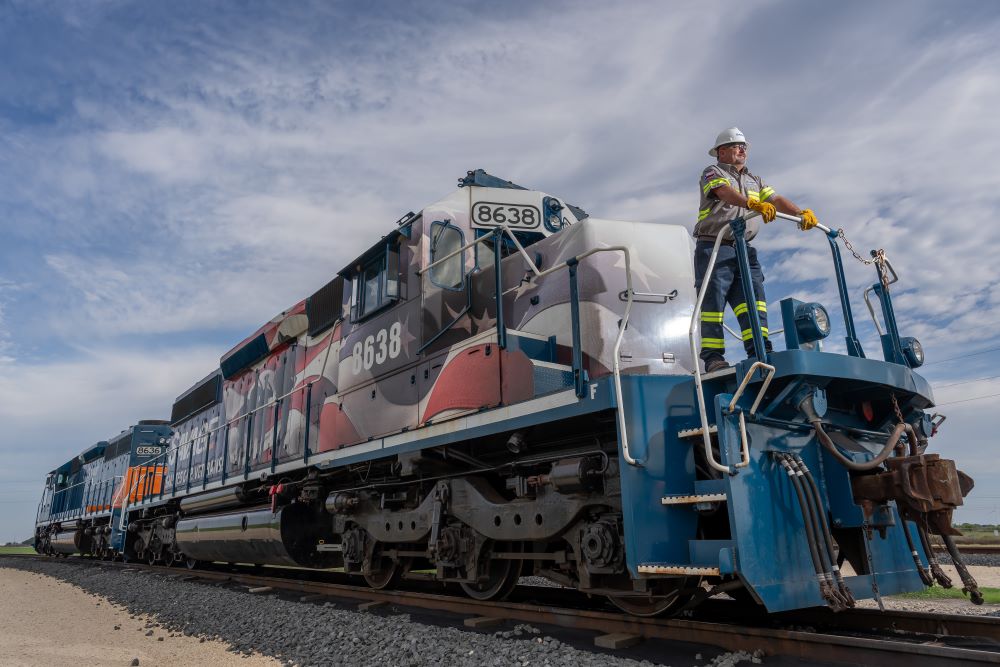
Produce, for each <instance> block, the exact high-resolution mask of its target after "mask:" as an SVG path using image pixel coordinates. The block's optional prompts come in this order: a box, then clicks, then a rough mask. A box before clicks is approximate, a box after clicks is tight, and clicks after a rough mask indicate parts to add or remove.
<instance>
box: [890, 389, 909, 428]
mask: <svg viewBox="0 0 1000 667" xmlns="http://www.w3.org/2000/svg"><path fill="white" fill-rule="evenodd" d="M889 398H891V399H892V410H893V412H895V413H896V419H898V420H899V423H900V424H905V423H906V422H905V421H903V412H902V410H900V409H899V402H898V401H897V400H896V395H895V394H893V393H890V394H889Z"/></svg>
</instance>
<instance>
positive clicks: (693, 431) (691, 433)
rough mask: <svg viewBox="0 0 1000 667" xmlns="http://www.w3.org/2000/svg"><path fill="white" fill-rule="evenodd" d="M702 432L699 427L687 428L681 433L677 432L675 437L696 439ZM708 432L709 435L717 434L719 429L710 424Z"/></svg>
mask: <svg viewBox="0 0 1000 667" xmlns="http://www.w3.org/2000/svg"><path fill="white" fill-rule="evenodd" d="M702 431H703V429H702V427H701V426H699V427H697V428H688V429H684V430H683V431H677V437H678V438H696V437H699V436H701V434H702ZM708 432H709V433H718V432H719V427H718V426H717V425H716V424H712V425H711V426H709V427H708Z"/></svg>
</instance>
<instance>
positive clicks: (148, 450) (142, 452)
mask: <svg viewBox="0 0 1000 667" xmlns="http://www.w3.org/2000/svg"><path fill="white" fill-rule="evenodd" d="M135 453H136V454H137V455H138V456H159V455H160V454H162V453H163V448H162V447H151V446H149V445H140V446H138V447H136V448H135Z"/></svg>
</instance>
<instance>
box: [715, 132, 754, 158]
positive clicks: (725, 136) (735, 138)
mask: <svg viewBox="0 0 1000 667" xmlns="http://www.w3.org/2000/svg"><path fill="white" fill-rule="evenodd" d="M726 144H746V145H747V147H749V146H750V142H749V141H747V138H746V137H744V136H743V133H742V132H740V128H738V127H727V128H726V129H724V130H723V131H722V132H719V136H717V137H716V138H715V145H714V146H712V150H710V151H708V154H709V155H711V156H712V157H719V146H725V145H726Z"/></svg>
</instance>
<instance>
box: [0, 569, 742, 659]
mask: <svg viewBox="0 0 1000 667" xmlns="http://www.w3.org/2000/svg"><path fill="white" fill-rule="evenodd" d="M0 567H11V568H17V569H22V570H28V571H32V572H37V573H39V574H45V575H49V576H52V577H55V578H58V579H61V580H63V581H66V582H69V583H71V584H74V585H76V586H79V587H80V588H82V589H84V590H85V591H88V592H91V593H95V594H98V595H101V596H103V597H105V598H107V599H108V600H109V601H110V602H112V603H116V604H119V605H121V606H123V607H125V608H126V609H128V610H129V612H131V613H133V614H136V615H139V614H149V615H151V616H152V617H154V618H155V619H156V621H157V622H158V623H159V624H160V625H162V626H163V627H164V628H166V629H167V630H168V631H171V632H177V633H183V634H184V635H188V636H196V637H203V638H208V639H220V640H222V641H224V642H227V643H229V644H230V645H231V646H232V647H233V648H232V650H233V651H236V652H241V653H251V652H257V653H261V654H263V655H269V656H274V657H276V658H279V659H280V660H282V661H283V662H284V663H285V664H287V665H301V666H303V667H304V666H306V665H352V666H354V665H439V664H443V665H521V666H522V667H526V666H528V665H552V666H557V665H566V666H573V667H588V666H591V665H593V666H595V667H596V666H598V665H602V666H603V665H609V666H612V667H619V666H621V667H624V666H626V665H628V666H638V665H653V664H667V663H659V662H649V661H638V660H633V659H628V658H620V657H616V656H614V655H612V654H609V653H601V652H596V651H587V650H582V649H580V648H575V647H573V646H570V645H568V644H566V643H564V642H563V641H560V640H559V639H556V638H553V637H550V636H547V635H546V634H545V633H542V632H541V631H540V630H539V629H537V628H534V627H531V626H528V625H513V624H512V623H509V624H507V625H506V626H504V627H502V628H500V629H498V630H496V631H494V632H490V633H480V632H473V631H468V630H464V629H459V628H456V627H448V626H437V625H429V624H425V623H420V622H417V621H414V620H411V618H410V616H409V615H408V614H386V615H381V614H371V613H360V612H357V611H356V605H350V606H349V605H348V604H346V603H345V604H343V605H340V606H338V605H335V604H332V603H329V602H328V603H319V604H310V603H300V602H297V601H294V600H288V599H282V598H279V597H276V596H271V595H259V594H258V595H254V594H251V593H249V592H246V590H245V589H243V590H236V589H231V588H226V587H222V586H212V585H206V584H203V583H194V582H187V581H182V580H179V579H178V578H177V577H176V576H171V575H162V574H153V573H145V572H140V571H136V570H124V571H123V570H120V569H117V568H116V569H110V568H103V567H95V566H94V565H93V564H89V563H79V562H74V561H73V560H34V559H30V560H29V559H25V558H16V557H6V558H4V557H0ZM178 574H183V573H178ZM105 630H110V628H94V632H95V633H97V632H104V631H105ZM701 650H702V652H703V653H704V656H703V655H702V654H700V653H698V654H697V655H696V651H694V650H692V651H691V652H690V653H687V654H684V653H683V652H681V653H680V655H685V657H683V658H682V659H679V660H676V661H674V664H677V665H684V667H691V666H692V665H706V664H708V665H735V664H738V663H745V664H750V663H760V662H761V659H760V658H759V657H757V656H752V655H749V654H739V653H728V654H722V655H715V654H716V653H718V652H717V651H706V650H704V649H701ZM678 655H679V653H678V652H674V653H673V656H672V657H673V658H675V659H676V658H677V657H678Z"/></svg>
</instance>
